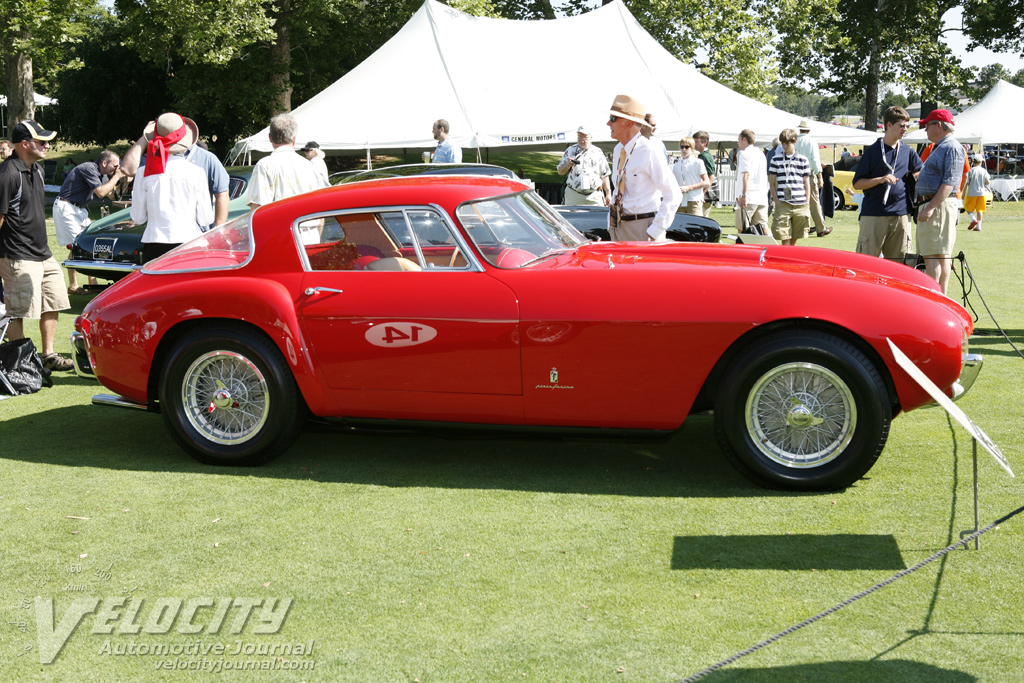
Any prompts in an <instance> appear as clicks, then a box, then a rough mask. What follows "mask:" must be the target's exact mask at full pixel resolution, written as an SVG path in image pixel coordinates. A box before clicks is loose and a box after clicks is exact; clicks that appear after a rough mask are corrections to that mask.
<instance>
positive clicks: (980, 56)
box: [942, 7, 1024, 74]
mask: <svg viewBox="0 0 1024 683" xmlns="http://www.w3.org/2000/svg"><path fill="white" fill-rule="evenodd" d="M962 16H963V10H962V9H961V8H959V7H956V8H954V9H951V10H949V11H948V12H946V13H945V14H944V15H943V16H942V20H943V22H945V25H946V28H951V27H959V26H960V25H961V17H962ZM944 36H945V41H946V43H947V44H948V45H949V47H950V48H951V49H952V50H953V53H954V54H956V55H957V56H958V57H960V59H961V60H962V61H963V63H964V65H965V66H977V67H980V66H988V65H989V64H1002V65H1003V66H1004V67H1006V70H1007V71H1009V72H1010V73H1011V74H1015V73H1017V72H1018V71H1020V70H1021V69H1024V58H1022V57H1021V56H1020V55H1019V54H1013V53H1009V54H1007V53H997V52H992V51H991V50H986V49H985V48H978V49H976V50H974V51H973V52H968V51H967V39H966V38H965V37H964V35H963V33H961V32H959V31H950V32H948V33H946V34H944Z"/></svg>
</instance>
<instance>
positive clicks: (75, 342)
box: [71, 330, 96, 379]
mask: <svg viewBox="0 0 1024 683" xmlns="http://www.w3.org/2000/svg"><path fill="white" fill-rule="evenodd" d="M71 360H72V361H74V363H75V374H76V375H78V376H79V377H84V378H86V379H96V373H95V372H93V369H92V363H90V362H89V354H88V352H86V350H85V336H84V335H83V334H82V333H81V332H79V331H77V330H75V331H74V332H72V333H71Z"/></svg>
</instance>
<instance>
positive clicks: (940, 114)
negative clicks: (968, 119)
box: [918, 109, 953, 128]
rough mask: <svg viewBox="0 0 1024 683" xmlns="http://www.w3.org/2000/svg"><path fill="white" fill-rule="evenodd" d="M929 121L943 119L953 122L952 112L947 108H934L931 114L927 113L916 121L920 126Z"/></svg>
mask: <svg viewBox="0 0 1024 683" xmlns="http://www.w3.org/2000/svg"><path fill="white" fill-rule="evenodd" d="M929 121H943V122H945V123H953V112H951V111H950V110H948V109H936V110H935V111H933V112H932V113H931V114H928V116H926V117H925V118H923V119H921V120H920V121H919V122H918V125H919V126H921V128H924V127H925V126H927V125H928V122H929Z"/></svg>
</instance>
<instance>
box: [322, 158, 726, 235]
mask: <svg viewBox="0 0 1024 683" xmlns="http://www.w3.org/2000/svg"><path fill="white" fill-rule="evenodd" d="M410 175H488V176H502V177H505V178H515V179H517V180H521V178H519V177H518V176H517V175H516V174H515V173H513V172H512V171H510V170H509V169H507V168H504V167H502V166H494V165H491V164H404V165H401V166H386V167H383V168H379V169H373V170H369V171H348V172H344V173H336V174H334V175H332V176H331V184H332V185H339V184H342V183H346V184H347V183H354V182H359V181H361V180H376V179H378V178H395V177H400V176H410ZM554 208H555V209H557V210H558V212H559V213H560V214H562V216H563V217H564V218H565V219H566V220H567V221H569V222H570V223H572V225H573V227H575V228H576V229H577V230H579V231H580V232H582V233H583V234H584V235H586V236H587V237H589V238H590V239H592V240H600V241H605V242H607V241H608V240H609V239H610V235H609V232H608V207H605V206H568V205H565V204H555V205H554ZM721 236H722V228H721V226H720V225H719V224H718V222H717V221H714V220H712V219H710V218H704V217H703V216H688V215H684V214H680V213H677V214H676V215H675V217H674V218H673V220H672V227H670V228H669V230H668V238H669V239H670V240H674V241H676V242H717V241H718V240H719V238H720V237H721Z"/></svg>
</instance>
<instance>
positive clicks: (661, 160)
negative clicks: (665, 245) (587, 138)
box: [608, 95, 682, 242]
mask: <svg viewBox="0 0 1024 683" xmlns="http://www.w3.org/2000/svg"><path fill="white" fill-rule="evenodd" d="M646 114H647V108H646V107H644V105H643V104H642V103H641V102H639V101H638V100H636V99H634V98H632V97H630V96H629V95H618V96H616V98H615V101H614V102H612V106H611V109H610V110H609V112H608V127H609V129H610V130H611V135H612V138H614V139H615V140H617V141H618V143H619V144H617V145H615V150H614V152H612V191H613V193H614V194H613V200H612V207H611V217H610V223H609V228H610V232H611V238H612V240H614V241H634V242H642V241H648V240H662V239H665V234H666V232H667V231H668V228H669V226H670V225H672V217H673V215H674V214H675V212H676V209H677V208H679V203H680V201H682V193H681V192H680V191H679V185H678V184H677V183H676V180H675V177H674V176H673V175H672V169H670V168H669V167H668V162H667V161H666V160H665V157H664V156H663V155H662V154H661V150H659V149H655V147H654V146H653V145H652V144H651V142H650V140H648V139H647V138H645V137H644V136H643V135H642V134H641V129H642V128H643V126H644V125H645V123H646V122H645V121H644V116H645V115H646Z"/></svg>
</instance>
